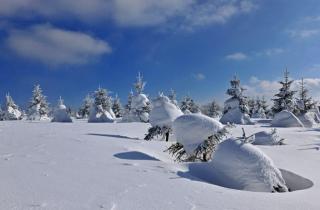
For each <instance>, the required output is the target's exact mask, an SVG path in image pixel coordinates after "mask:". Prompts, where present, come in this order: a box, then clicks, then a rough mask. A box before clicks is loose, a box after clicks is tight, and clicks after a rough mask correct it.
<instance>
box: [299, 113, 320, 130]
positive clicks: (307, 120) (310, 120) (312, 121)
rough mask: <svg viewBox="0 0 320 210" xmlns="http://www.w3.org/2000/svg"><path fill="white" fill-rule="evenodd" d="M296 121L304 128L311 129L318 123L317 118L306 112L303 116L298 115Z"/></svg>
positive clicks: (315, 115)
mask: <svg viewBox="0 0 320 210" xmlns="http://www.w3.org/2000/svg"><path fill="white" fill-rule="evenodd" d="M298 119H299V120H300V121H301V122H302V124H303V125H304V126H305V127H308V128H312V127H314V126H316V125H317V124H318V123H319V121H320V120H319V118H318V116H317V114H316V113H314V112H307V113H305V114H303V115H299V116H298Z"/></svg>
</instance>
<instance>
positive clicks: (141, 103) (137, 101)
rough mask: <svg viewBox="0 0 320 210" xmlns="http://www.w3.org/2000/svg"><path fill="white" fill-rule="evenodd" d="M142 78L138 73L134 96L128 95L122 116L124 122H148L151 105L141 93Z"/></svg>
mask: <svg viewBox="0 0 320 210" xmlns="http://www.w3.org/2000/svg"><path fill="white" fill-rule="evenodd" d="M142 79H143V77H142V76H141V74H140V73H139V75H138V77H137V81H136V83H134V88H135V90H136V94H130V95H129V98H128V104H127V105H126V107H125V112H124V116H123V117H122V120H123V121H124V122H148V121H149V113H150V111H151V103H150V101H149V99H148V96H147V95H146V94H144V93H143V89H144V87H145V84H146V83H145V82H144V81H143V80H142Z"/></svg>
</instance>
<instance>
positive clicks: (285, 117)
mask: <svg viewBox="0 0 320 210" xmlns="http://www.w3.org/2000/svg"><path fill="white" fill-rule="evenodd" d="M271 125H272V126H274V127H303V124H302V122H301V121H300V120H299V119H298V118H297V117H296V116H295V115H294V114H293V113H292V112H289V111H286V110H283V111H281V112H279V113H277V114H276V115H275V116H274V118H273V120H272V121H271Z"/></svg>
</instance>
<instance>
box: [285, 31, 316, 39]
mask: <svg viewBox="0 0 320 210" xmlns="http://www.w3.org/2000/svg"><path fill="white" fill-rule="evenodd" d="M319 32H320V31H319V30H318V29H300V30H289V34H290V35H291V37H293V38H302V39H306V38H310V37H312V36H315V35H318V34H319Z"/></svg>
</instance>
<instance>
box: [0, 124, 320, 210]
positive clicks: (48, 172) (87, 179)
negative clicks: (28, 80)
mask: <svg viewBox="0 0 320 210" xmlns="http://www.w3.org/2000/svg"><path fill="white" fill-rule="evenodd" d="M149 126H150V125H149V124H148V123H87V122H86V121H85V120H75V122H74V123H67V124H66V123H50V122H43V121H40V122H34V121H1V122H0V171H1V173H0V180H1V182H0V209H5V210H6V209H18V210H20V209H30V210H33V209H46V210H56V209H59V210H79V209H90V210H91V209H114V210H115V209H133V210H136V209H137V210H138V209H139V210H147V209H155V210H160V209H168V210H171V209H174V210H176V209H205V210H206V209H208V210H211V209H222V210H224V209H237V210H248V209H249V210H250V209H252V210H256V209H259V210H270V209H272V210H301V209H308V210H318V209H320V203H319V194H320V176H319V162H320V155H319V154H320V153H319V152H320V150H319V148H320V139H319V128H304V127H294V128H277V130H278V133H279V136H281V137H282V138H285V139H286V140H285V143H286V145H283V146H257V147H258V148H259V149H260V150H262V151H263V153H264V154H266V155H267V156H268V157H270V159H272V161H273V163H274V164H275V165H276V166H277V167H278V168H280V171H281V173H282V176H283V178H284V179H285V181H286V183H287V185H288V186H289V187H290V189H292V190H297V191H294V192H288V193H256V192H251V191H243V190H235V189H231V188H226V187H222V186H219V185H216V184H213V183H209V182H208V181H206V180H204V179H201V178H200V177H199V176H196V175H198V174H195V173H194V171H192V169H191V168H192V167H191V165H193V164H194V163H178V162H174V161H173V158H172V157H171V156H170V155H169V154H168V153H165V152H163V151H164V150H165V149H166V148H167V147H169V146H170V145H171V144H172V143H170V142H169V143H167V142H164V141H144V140H142V139H143V137H144V135H145V133H146V131H147V129H148V128H149ZM266 126H267V127H266ZM268 126H269V124H264V123H259V122H258V123H257V124H255V125H241V126H236V127H235V128H232V129H231V133H232V135H233V136H234V137H238V136H241V135H242V131H241V128H242V127H243V128H244V129H245V131H246V134H247V136H249V135H252V134H254V133H257V132H260V131H265V130H269V129H270V128H269V127H268ZM190 133H191V131H190ZM199 164H204V163H199ZM250 166H252V165H250ZM234 173H236V171H234Z"/></svg>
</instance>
